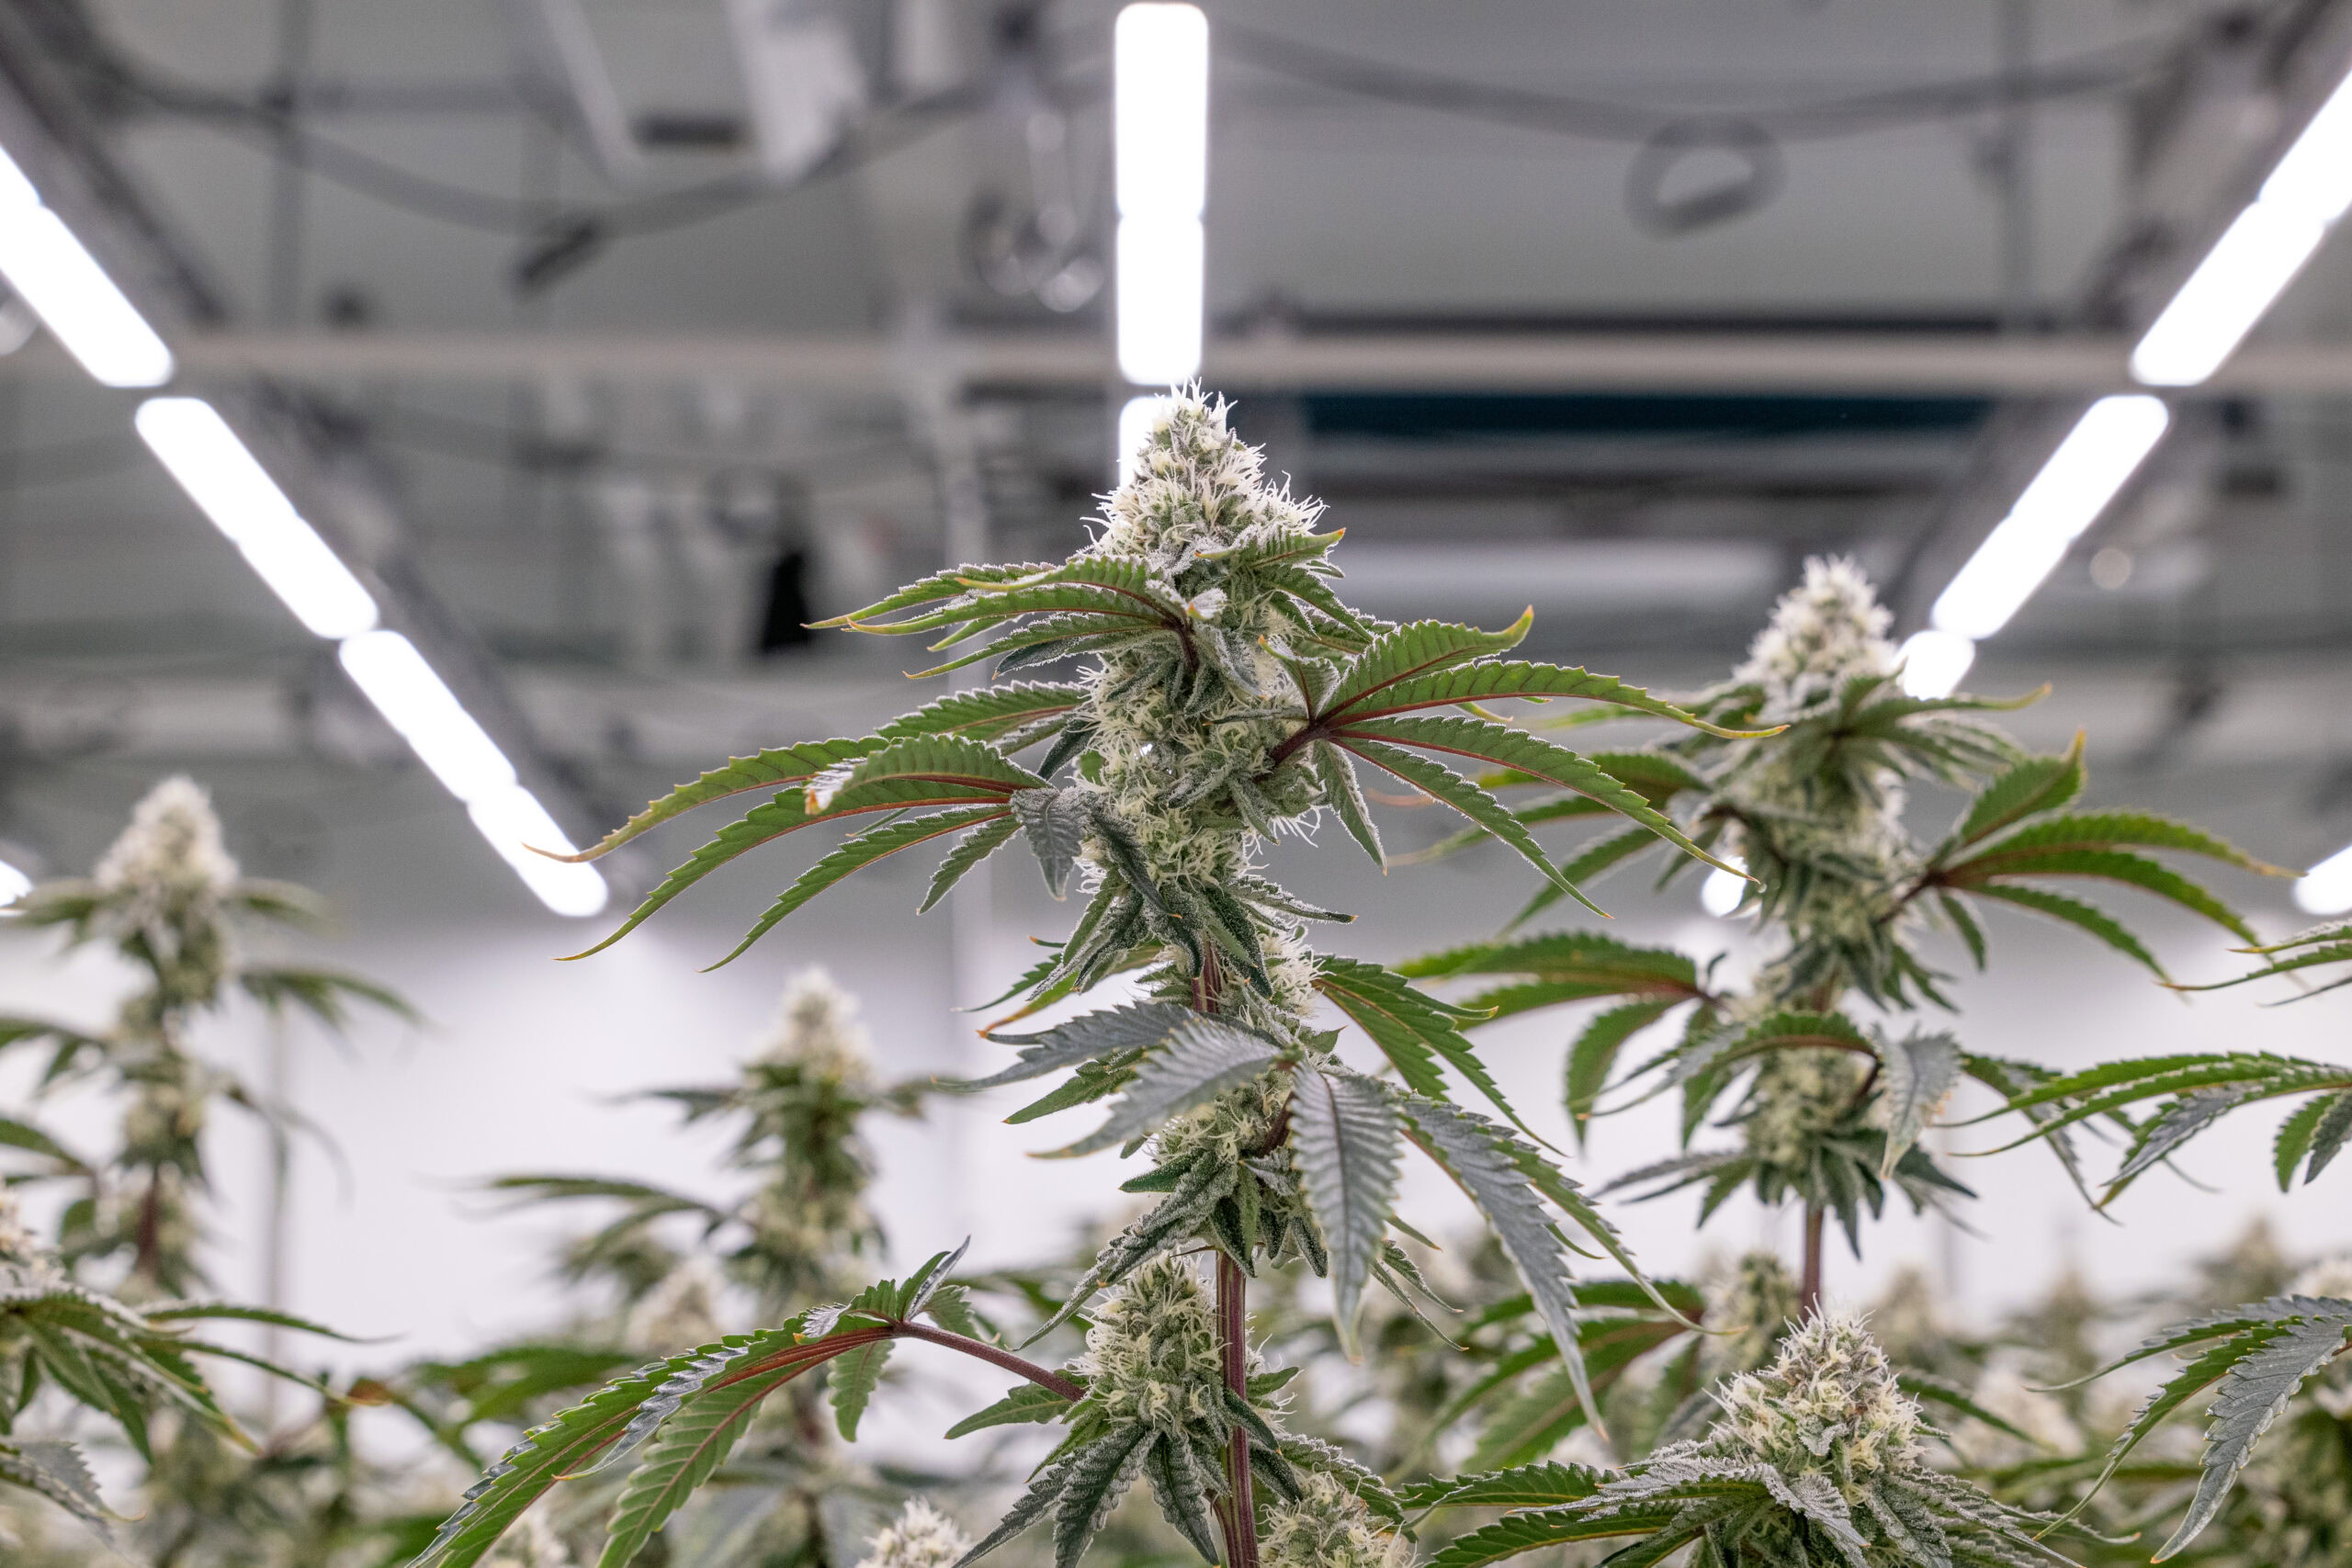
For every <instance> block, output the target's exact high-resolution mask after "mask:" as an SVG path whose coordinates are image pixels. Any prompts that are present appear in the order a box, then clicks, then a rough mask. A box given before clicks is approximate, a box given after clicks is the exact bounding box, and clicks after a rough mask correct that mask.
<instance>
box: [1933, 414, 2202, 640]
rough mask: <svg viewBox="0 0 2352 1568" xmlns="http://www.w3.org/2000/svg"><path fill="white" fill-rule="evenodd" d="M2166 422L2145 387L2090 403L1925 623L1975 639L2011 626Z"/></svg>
mask: <svg viewBox="0 0 2352 1568" xmlns="http://www.w3.org/2000/svg"><path fill="white" fill-rule="evenodd" d="M2170 423H2172V413H2171V411H2170V410H2168V409H2166V408H2165V405H2164V401H2163V400H2162V399H2159V398H2152V397H2149V396H2147V395H2146V394H2144V393H2125V394H2121V395H2119V396H2116V397H2111V398H2101V399H2100V400H2098V401H2097V402H2095V403H2093V404H2092V405H2091V406H2090V407H2089V409H2087V410H2086V411H2085V412H2084V414H2083V417H2082V418H2081V419H2080V420H2078V421H2076V422H2075V428H2074V429H2073V430H2072V431H2070V432H2068V434H2067V436H2066V439H2065V440H2064V441H2062V442H2060V443H2059V444H2058V449H2057V450H2056V451H2055V452H2052V454H2051V455H2050V460H2049V461H2048V462H2046V463H2044V464H2043V465H2042V466H2041V472H2040V473H2038V474H2036V475H2035V476H2034V477H2033V482H2032V483H2031V484H2030V485H2028V486H2026V487H2025V492H2024V493H2023V494H2022V495H2020V496H2018V500H2017V504H2016V505H2015V506H2012V507H2011V508H2010V509H2009V514H2008V515H2007V517H2004V518H2003V519H2002V520H2001V522H2000V525H1999V526H1997V527H1996V528H1995V529H1994V530H1993V532H1992V533H1991V534H1990V535H1989V536H1986V538H1985V542H1984V543H1983V544H1982V545H1979V546H1978V547H1976V553H1975V554H1974V555H1973V556H1972V557H1970V558H1969V560H1968V564H1967V565H1966V566H1963V567H1962V568H1961V569H1960V574H1959V575H1958V576H1957V577H1954V578H1953V579H1952V580H1951V585H1950V586H1949V587H1947V588H1945V590H1944V591H1943V592H1942V594H1941V595H1940V596H1939V598H1938V599H1937V600H1936V604H1935V609H1934V611H1933V613H1932V614H1931V615H1929V617H1928V620H1929V624H1930V625H1931V626H1933V627H1934V628H1935V629H1936V630H1937V631H1939V632H1948V633H1951V634H1952V635H1954V636H1958V637H1967V638H1969V639H1970V640H1972V641H1976V642H1981V641H1983V640H1984V639H1985V638H1986V637H1991V636H1992V635H1993V634H1994V633H1995V632H1997V631H1999V630H2000V629H2001V628H2002V627H2003V626H2007V625H2008V624H2009V617H2010V616H2012V615H2016V614H2017V613H2018V609H2019V608H2020V607H2021V606H2023V605H2024V604H2025V602H2026V601H2027V600H2028V599H2030V598H2032V597H2033V592H2034V590H2036V589H2037V588H2040V587H2041V584H2042V581H2044V580H2045V579H2046V578H2048V577H2049V575H2050V573H2051V572H2052V570H2055V569H2056V567H2057V565H2058V563H2059V562H2060V561H2061V560H2063V559H2064V558H2065V555H2066V551H2067V549H2068V548H2069V547H2071V546H2072V545H2073V544H2074V542H2075V540H2076V539H2079V538H2081V537H2082V536H2083V535H2084V534H2085V533H2086V532H2087V531H2088V530H2089V528H2090V526H2091V525H2092V524H2094V523H2096V522H2098V517H2099V513H2102V512H2104V511H2106V510H2107V507H2108V503H2109V502H2111V501H2113V500H2114V499H2115V496H2116V492H2117V491H2120V490H2121V489H2122V488H2123V487H2124V485H2125V484H2126V483H2128V482H2129V481H2130V480H2131V476H2132V475H2133V474H2135V473H2137V472H2138V471H2139V468H2140V465H2141V464H2142V463H2143V462H2144V461H2145V460H2146V459H2147V456H2148V454H2149V453H2150V452H2151V451H2153V450H2154V448H2155V445H2156V443H2157V441H2159V440H2160V439H2162V438H2163V436H2164V433H2165V427H2166V426H2167V425H2169V424H2170Z"/></svg>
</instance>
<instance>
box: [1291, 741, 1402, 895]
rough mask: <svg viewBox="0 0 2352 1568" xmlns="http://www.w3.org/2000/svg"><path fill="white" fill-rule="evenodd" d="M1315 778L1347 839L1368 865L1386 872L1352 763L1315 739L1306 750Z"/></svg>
mask: <svg viewBox="0 0 2352 1568" xmlns="http://www.w3.org/2000/svg"><path fill="white" fill-rule="evenodd" d="M1307 753H1308V755H1309V757H1310V758H1311V759H1312V765H1313V767H1314V769H1315V776H1316V778H1317V781H1319V782H1320V783H1321V784H1322V786H1323V799H1324V801H1325V802H1326V803H1327V804H1328V805H1329V807H1331V809H1332V811H1333V812H1335V813H1336V814H1337V815H1338V817H1339V818H1340V826H1341V827H1343V828H1345V829H1347V830H1348V837H1350V838H1351V839H1353V840H1355V841H1356V842H1357V843H1359V844H1361V845H1363V852H1364V853H1366V854H1368V855H1370V856H1371V857H1372V863H1373V864H1374V865H1376V866H1379V867H1381V868H1382V869H1383V870H1385V869H1387V865H1388V857H1387V855H1386V854H1385V852H1383V851H1382V849H1381V847H1380V830H1379V829H1376V828H1374V826H1373V825H1372V811H1371V808H1370V807H1367V806H1366V805H1365V804H1364V798H1363V785H1362V784H1359V783H1358V782H1357V780H1356V769H1355V764H1354V763H1353V762H1351V761H1349V760H1348V759H1347V757H1346V756H1345V755H1344V754H1343V753H1342V752H1341V751H1340V749H1339V748H1338V747H1336V746H1333V745H1331V744H1330V743H1329V741H1323V740H1318V741H1317V742H1315V743H1314V744H1313V745H1312V746H1310V747H1308V748H1307Z"/></svg>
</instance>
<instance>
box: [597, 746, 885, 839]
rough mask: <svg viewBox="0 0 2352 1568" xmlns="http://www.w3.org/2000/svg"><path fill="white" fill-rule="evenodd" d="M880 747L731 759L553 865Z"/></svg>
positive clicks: (785, 750)
mask: <svg viewBox="0 0 2352 1568" xmlns="http://www.w3.org/2000/svg"><path fill="white" fill-rule="evenodd" d="M882 744H883V741H882V739H881V738H880V737H879V736H866V737H864V738H862V739H854V740H839V739H836V740H810V741H807V742H804V743H803V744H801V745H797V746H778V747H775V748H773V749H771V750H765V751H757V752H754V753H752V755H751V756H749V757H734V758H729V760H728V762H727V765H726V766H725V767H721V768H713V769H712V770H711V771H710V772H708V773H705V774H703V775H702V777H700V778H698V779H696V780H695V781H694V782H693V783H692V784H680V785H679V786H678V787H677V788H675V789H673V790H672V791H671V792H670V793H669V794H668V795H663V796H662V797H661V798H660V799H658V800H654V801H651V802H650V803H649V804H648V805H647V806H646V807H645V809H644V810H642V811H640V812H639V813H638V814H637V815H636V816H634V817H632V818H629V819H628V821H627V822H625V823H623V824H622V825H621V826H620V827H618V828H616V829H614V830H613V831H611V832H610V833H607V834H605V836H604V837H603V838H602V839H600V840H597V841H596V842H595V843H594V845H592V846H590V847H589V848H588V849H585V850H582V852H580V853H578V854H575V855H557V856H554V857H552V858H554V859H557V860H571V861H583V860H594V859H595V858H596V857H597V856H599V855H605V854H610V853H611V852H613V851H615V850H616V849H618V848H620V847H621V846H622V845H623V844H626V843H628V841H629V840H631V839H634V838H636V837H637V836H638V835H639V833H643V832H645V831H647V830H648V829H653V828H658V827H660V826H661V825H662V823H664V822H667V821H669V820H670V819H671V818H673V817H678V816H682V815H683V814H684V813H686V812H688V811H692V810H694V809H695V807H699V806H707V805H709V804H710V803H711V802H712V801H714V800H723V799H725V798H726V797H727V796H729V795H741V794H744V793H745V792H747V791H750V790H757V789H772V790H788V786H790V785H793V784H803V783H806V782H807V781H808V780H809V779H811V778H814V777H815V776H816V775H817V774H819V773H822V772H824V771H825V770H826V769H827V768H831V767H835V766H838V765H840V764H841V763H842V762H845V761H851V760H852V759H854V758H857V757H863V756H865V754H866V753H867V752H869V751H873V750H876V749H878V748H879V747H880V746H881V745H882Z"/></svg>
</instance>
